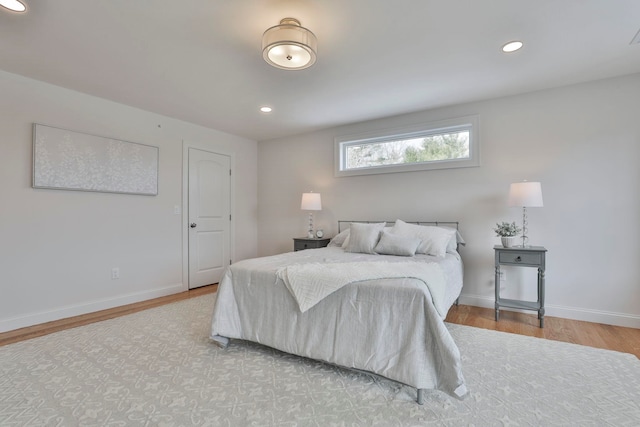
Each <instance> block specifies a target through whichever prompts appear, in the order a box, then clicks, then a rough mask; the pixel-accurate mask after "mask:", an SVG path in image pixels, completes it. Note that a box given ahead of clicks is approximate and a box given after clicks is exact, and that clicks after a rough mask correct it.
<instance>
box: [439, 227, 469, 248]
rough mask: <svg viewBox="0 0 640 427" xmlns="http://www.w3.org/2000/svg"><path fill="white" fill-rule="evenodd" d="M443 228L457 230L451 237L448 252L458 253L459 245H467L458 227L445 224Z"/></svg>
mask: <svg viewBox="0 0 640 427" xmlns="http://www.w3.org/2000/svg"><path fill="white" fill-rule="evenodd" d="M442 228H445V229H447V230H455V233H454V235H453V236H452V237H451V239H450V240H449V243H448V244H447V252H450V253H457V252H458V245H462V246H464V245H466V242H465V241H464V239H463V238H462V234H460V231H458V229H456V228H452V227H445V226H443V227H442Z"/></svg>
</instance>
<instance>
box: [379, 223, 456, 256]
mask: <svg viewBox="0 0 640 427" xmlns="http://www.w3.org/2000/svg"><path fill="white" fill-rule="evenodd" d="M391 232H392V233H393V234H397V235H399V236H405V237H415V238H418V239H420V240H421V242H420V246H418V249H417V250H416V253H418V254H427V255H433V256H437V257H444V256H445V254H446V253H447V246H448V245H449V242H450V241H451V240H452V238H455V237H454V236H455V233H456V230H454V229H452V228H442V227H434V226H431V225H416V224H407V223H406V222H404V221H402V220H400V219H398V220H396V223H395V224H394V226H393V228H392V229H391Z"/></svg>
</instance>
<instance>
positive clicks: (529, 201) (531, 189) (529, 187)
mask: <svg viewBox="0 0 640 427" xmlns="http://www.w3.org/2000/svg"><path fill="white" fill-rule="evenodd" d="M509 206H513V207H522V247H523V248H526V247H527V240H528V239H529V237H528V236H527V225H528V224H527V208H541V207H542V206H543V204H542V186H541V185H540V183H539V182H527V181H524V182H516V183H513V184H511V187H510V188H509Z"/></svg>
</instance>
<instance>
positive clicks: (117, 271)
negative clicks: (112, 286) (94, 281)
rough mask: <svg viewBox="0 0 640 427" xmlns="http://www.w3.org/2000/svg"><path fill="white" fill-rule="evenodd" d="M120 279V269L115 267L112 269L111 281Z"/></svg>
mask: <svg viewBox="0 0 640 427" xmlns="http://www.w3.org/2000/svg"><path fill="white" fill-rule="evenodd" d="M119 278H120V269H119V268H118V267H113V268H112V269H111V280H115V279H119Z"/></svg>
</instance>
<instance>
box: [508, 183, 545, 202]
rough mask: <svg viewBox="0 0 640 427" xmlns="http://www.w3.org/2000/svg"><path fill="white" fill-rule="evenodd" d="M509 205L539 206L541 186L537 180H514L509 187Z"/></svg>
mask: <svg viewBox="0 0 640 427" xmlns="http://www.w3.org/2000/svg"><path fill="white" fill-rule="evenodd" d="M509 206H519V207H526V208H540V207H542V206H543V203H542V186H541V185H540V183H539V182H527V181H525V182H516V183H513V184H511V187H510V188H509Z"/></svg>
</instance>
